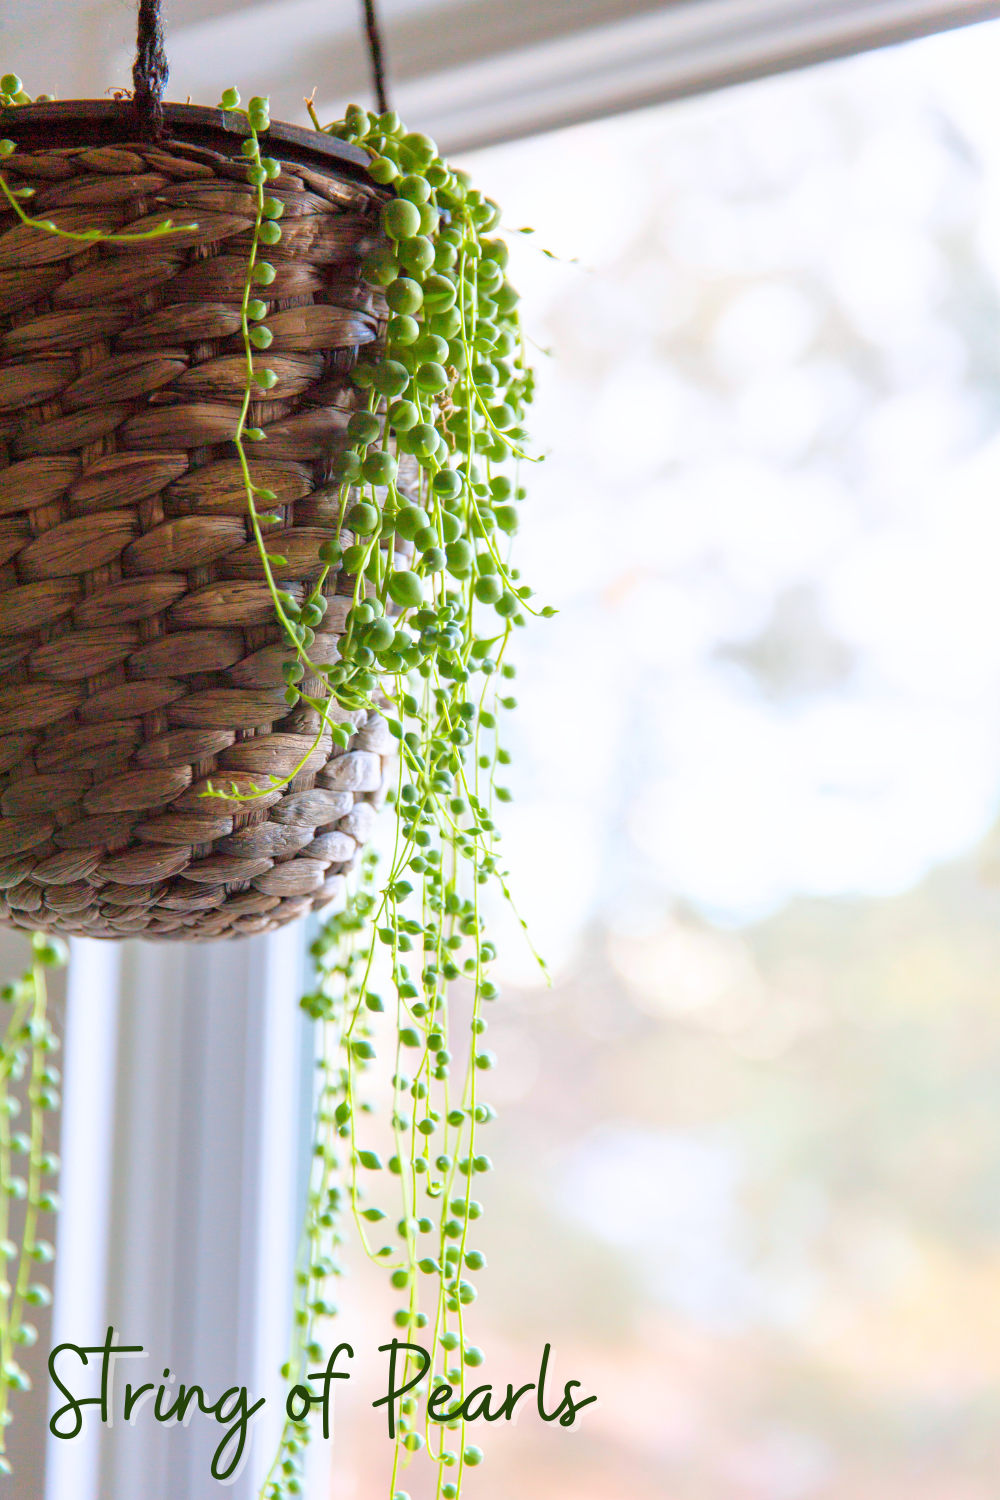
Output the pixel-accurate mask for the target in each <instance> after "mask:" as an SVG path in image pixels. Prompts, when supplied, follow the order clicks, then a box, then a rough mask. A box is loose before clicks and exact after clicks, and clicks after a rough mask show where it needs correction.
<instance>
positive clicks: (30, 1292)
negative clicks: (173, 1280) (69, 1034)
mask: <svg viewBox="0 0 1000 1500" xmlns="http://www.w3.org/2000/svg"><path fill="white" fill-rule="evenodd" d="M32 950H33V953H32V957H33V961H32V966H31V968H30V969H29V970H28V972H27V973H26V974H24V975H23V976H22V977H21V978H20V979H19V980H16V981H15V982H13V983H11V984H5V985H4V986H3V989H0V1003H2V1004H3V1006H4V1008H5V1009H6V1010H7V1012H8V1014H7V1018H6V1026H5V1027H4V1028H3V1034H2V1037H0V1258H2V1260H3V1261H4V1262H6V1264H5V1265H4V1266H3V1267H2V1268H0V1473H5V1474H9V1473H10V1472H11V1466H10V1462H9V1460H8V1459H7V1457H6V1453H5V1449H6V1432H7V1427H8V1425H9V1423H10V1421H11V1418H12V1415H13V1414H12V1412H11V1409H10V1394H11V1392H12V1391H29V1390H30V1389H31V1381H30V1379H29V1377H28V1375H27V1374H26V1372H25V1371H24V1370H23V1369H22V1368H21V1366H20V1365H19V1364H18V1362H17V1357H16V1355H17V1350H18V1349H19V1348H29V1347H30V1346H31V1345H32V1344H34V1343H35V1341H36V1339H37V1338H38V1330H37V1329H36V1328H35V1326H34V1324H33V1323H31V1322H29V1321H27V1320H26V1318H25V1312H26V1309H27V1308H28V1307H48V1306H49V1304H50V1303H51V1301H52V1293H51V1292H50V1291H49V1288H48V1287H47V1286H45V1285H44V1284H43V1283H41V1282H39V1281H35V1280H34V1279H33V1278H34V1276H35V1275H36V1274H37V1268H38V1267H39V1266H43V1265H48V1264H50V1263H51V1261H52V1259H53V1257H54V1254H55V1252H54V1250H53V1248H52V1245H51V1243H50V1242H49V1241H48V1240H46V1239H42V1238H40V1237H39V1232H38V1231H39V1223H38V1220H39V1215H40V1214H45V1213H54V1212H55V1211H56V1210H57V1208H58V1206H59V1205H58V1199H57V1197H56V1195H55V1193H54V1192H53V1190H52V1187H51V1178H52V1176H53V1174H54V1173H55V1172H57V1171H58V1169H59V1160H58V1158H57V1157H55V1156H53V1155H51V1154H47V1153H46V1151H45V1139H44V1136H45V1116H46V1114H50V1113H52V1112H53V1111H55V1110H57V1109H58V1108H59V1102H60V1101H59V1094H58V1092H57V1089H58V1085H59V1082H60V1077H59V1072H58V1069H57V1068H55V1067H54V1066H53V1063H52V1054H53V1053H54V1052H56V1051H57V1050H58V1047H59V1039H58V1037H56V1036H55V1035H54V1034H53V1031H52V1027H51V1026H50V1024H49V1021H48V1018H47V1016H46V1004H47V994H46V984H45V970H46V969H47V968H61V967H62V966H63V965H64V964H65V963H66V948H65V945H64V944H63V943H61V942H60V941H59V939H58V938H53V937H49V936H48V935H47V934H46V933H41V932H36V933H34V934H33V935H32ZM25 1078H27V1080H28V1088H27V1097H28V1109H29V1118H28V1120H27V1121H26V1122H25V1123H26V1125H27V1129H26V1130H17V1131H15V1130H13V1129H12V1126H13V1122H14V1121H15V1120H17V1119H19V1117H20V1115H21V1109H22V1105H21V1100H20V1099H19V1098H18V1097H17V1096H16V1095H15V1094H13V1093H12V1092H11V1091H10V1085H11V1083H20V1082H22V1081H23V1080H24V1079H25ZM15 1158H18V1160H17V1161H16V1163H15ZM21 1159H23V1166H22V1162H21ZM22 1173H26V1175H21V1174H22ZM15 1202H20V1203H23V1204H24V1209H23V1215H24V1217H23V1220H22V1221H21V1226H20V1233H19V1235H18V1236H17V1239H15V1238H14V1237H13V1224H12V1220H11V1207H12V1205H13V1204H14V1203H15Z"/></svg>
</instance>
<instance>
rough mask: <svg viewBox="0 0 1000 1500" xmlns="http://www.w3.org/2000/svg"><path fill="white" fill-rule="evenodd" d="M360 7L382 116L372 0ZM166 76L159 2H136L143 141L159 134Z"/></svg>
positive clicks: (383, 94) (381, 60)
mask: <svg viewBox="0 0 1000 1500" xmlns="http://www.w3.org/2000/svg"><path fill="white" fill-rule="evenodd" d="M362 4H363V6H364V14H365V38H366V41H367V44H368V57H369V61H370V63H371V70H372V82H373V83H374V86H375V99H376V101H377V104H378V109H379V113H380V114H384V113H385V112H386V110H388V108H389V102H388V94H387V90H386V81H385V54H384V51H383V47H382V35H381V31H380V29H379V22H378V15H377V13H376V10H375V0H362ZM169 77H170V67H169V65H168V63H167V53H166V48H165V47H164V44H163V17H162V16H161V14H160V0H139V9H138V21H137V27H136V38H135V62H134V63H133V65H132V87H133V94H132V105H133V108H134V110H135V113H136V117H137V120H138V125H139V133H140V135H141V137H142V138H143V139H144V140H156V139H158V138H159V137H160V136H161V135H162V134H163V90H164V88H165V87H166V84H167V79H168V78H169Z"/></svg>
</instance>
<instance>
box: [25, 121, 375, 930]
mask: <svg viewBox="0 0 1000 1500" xmlns="http://www.w3.org/2000/svg"><path fill="white" fill-rule="evenodd" d="M165 113H166V136H165V138H164V139H163V140H162V141H160V142H159V143H158V144H157V145H155V146H150V145H149V144H147V143H142V142H137V141H136V139H135V131H134V129H133V130H130V128H129V124H128V120H129V116H128V113H127V111H126V109H125V108H123V107H122V106H119V105H116V104H114V103H93V102H84V103H76V102H69V103H60V104H49V105H33V106H26V107H24V108H19V109H17V110H8V111H6V112H3V113H2V114H0V134H3V135H6V136H9V137H10V138H12V139H13V140H14V141H15V142H16V143H17V147H18V150H17V153H16V155H15V156H14V157H12V158H11V160H10V162H9V163H6V164H5V170H6V171H7V172H8V174H9V176H8V180H9V181H11V182H13V181H14V180H15V178H16V180H17V181H18V182H19V183H21V184H27V185H30V186H32V187H33V188H34V189H35V192H36V196H35V197H34V199H32V200H31V201H32V211H33V212H35V213H39V214H41V213H44V214H45V216H46V217H50V218H51V219H53V220H54V221H55V222H56V223H58V224H60V225H62V226H64V227H67V228H74V229H76V228H80V229H82V228H89V227H93V226H99V227H101V228H104V229H108V230H119V229H122V228H124V227H128V228H139V227H141V226H143V225H147V226H150V225H152V224H153V223H155V222H156V221H157V220H158V219H160V218H163V217H168V216H169V217H170V218H172V219H173V221H174V222H175V223H186V222H190V221H193V220H195V219H197V224H198V227H197V229H194V230H190V231H185V232H184V233H181V234H179V235H176V236H172V237H170V238H169V239H160V240H157V241H153V242H152V243H147V244H146V245H136V246H126V245H122V244H104V245H92V246H81V244H80V242H75V241H69V240H65V239H58V238H56V237H53V236H46V235H44V234H42V233H40V232H39V231H37V230H34V229H31V228H28V227H26V226H23V225H20V224H18V222H17V220H16V218H15V216H14V215H13V214H10V213H8V214H6V215H4V216H2V221H0V314H2V318H3V322H2V324H0V329H2V332H0V443H2V447H0V465H2V467H0V549H2V551H0V673H2V675H0V922H2V923H5V924H8V925H14V926H18V927H26V928H44V929H50V930H55V931H60V932H66V933H79V934H85V935H89V936H96V937H123V936H126V935H130V934H133V935H138V936H142V937H147V938H159V939H167V940H175V939H179V940H192V939H204V938H213V939H214V938H221V937H232V936H238V935H240V934H246V933H253V932H261V931H267V930H268V929H270V928H273V927H276V926H278V925H280V924H281V923H284V922H288V921H291V920H293V919H294V918H296V917H298V916H300V915H301V914H302V913H303V912H305V911H307V910H309V909H310V908H311V907H312V906H314V905H317V906H318V905H323V904H325V903H326V902H328V901H330V900H332V899H335V898H336V897H337V896H338V895H339V894H340V892H341V891H342V888H343V884H344V878H343V877H344V872H346V871H347V870H348V869H350V868H351V867H352V864H353V862H354V861H355V860H356V859H357V856H358V851H359V846H360V844H361V843H362V842H363V841H364V840H365V839H366V838H367V837H368V834H369V832H370V828H371V822H372V818H373V816H374V808H373V807H372V805H371V804H372V803H373V802H374V803H376V804H377V802H378V799H379V796H380V788H381V785H382V781H383V776H384V772H385V757H386V756H387V755H388V753H389V751H390V748H391V744H392V741H391V740H390V739H389V737H388V735H387V733H386V726H385V723H384V721H383V720H382V719H381V718H379V717H378V716H373V717H372V719H371V720H369V721H367V722H366V721H365V715H364V713H363V712H362V713H360V714H354V715H346V714H339V717H340V718H341V719H342V720H346V719H348V718H350V719H352V720H353V722H354V725H355V728H356V731H357V732H356V734H355V736H354V738H353V739H352V741H351V742H350V745H349V747H348V750H347V752H346V753H342V752H340V751H339V749H335V747H333V746H332V745H331V742H330V741H329V739H325V740H323V741H322V742H321V744H320V746H319V748H317V749H316V750H315V751H314V752H313V753H312V754H311V755H310V757H309V759H308V761H307V762H306V769H305V771H304V772H302V773H301V774H299V775H297V776H296V777H295V779H294V781H293V782H292V783H291V785H290V786H289V787H287V788H285V789H283V790H282V791H273V790H272V791H268V792H267V795H266V796H264V797H263V798H262V799H261V800H259V801H254V802H252V803H245V802H238V801H235V800H229V801H216V800H206V799H205V798H204V797H202V796H200V795H199V794H200V793H201V792H203V791H204V789H205V785H206V781H207V779H208V778H210V777H211V778H212V779H213V781H214V783H215V784H216V785H220V784H222V785H226V786H228V785H229V784H230V783H236V785H237V786H238V787H239V788H241V789H244V790H245V789H249V788H250V787H252V786H253V787H257V786H264V785H269V784H270V781H269V778H270V776H271V775H272V774H274V773H277V774H278V775H279V776H285V775H287V774H288V773H289V772H290V771H291V770H292V769H293V768H294V766H295V765H296V764H297V763H298V762H299V761H300V760H301V759H302V757H303V756H304V755H305V754H306V752H307V751H308V750H309V747H310V745H311V744H312V742H313V740H314V739H315V734H316V730H317V727H318V725H317V723H316V722H315V721H314V716H313V715H312V713H311V711H306V710H302V709H296V710H295V711H293V712H292V713H289V710H288V706H287V704H286V703H285V700H284V695H283V687H284V684H283V681H282V676H281V667H282V663H283V661H284V660H285V659H286V658H287V655H288V653H287V651H286V649H285V648H284V647H283V646H282V645H281V644H280V638H279V632H278V628H277V626H276V624H275V623H274V617H273V612H272V607H271V602H270V597H269V594H268V591H267V585H266V583H265V582H264V581H263V571H262V568H261V564H260V560H259V557H258V554H257V550H256V547H255V545H254V544H253V540H252V536H251V535H250V533H249V531H248V526H247V522H246V519H245V517H246V501H245V496H244V491H243V485H242V481H241V477H240V473H239V468H238V464H237V461H236V457H235V449H234V448H233V445H232V441H231V439H232V435H233V432H234V430H235V426H236V420H237V413H238V410H239V403H240V401H241V399H242V392H243V379H244V377H243V372H242V359H241V348H242V345H241V341H240V337H239V326H240V316H239V303H240V299H241V296H242V287H243V281H244V276H245V268H246V254H247V247H248V244H249V233H250V230H251V228H252V220H253V210H252V206H251V198H250V194H251V189H250V188H249V187H248V186H247V184H246V180H245V179H246V173H245V164H244V163H243V161H242V159H241V157H240V145H241V141H242V138H243V137H242V134H241V133H240V132H239V130H238V121H237V120H236V119H235V118H234V117H232V116H227V115H226V113H225V112H224V111H218V110H210V109H199V108H193V107H191V106H168V107H167V108H166V112H165ZM265 139H266V143H267V144H266V150H267V152H268V154H270V155H272V156H275V157H277V158H278V159H279V161H281V163H282V173H281V176H280V177H279V178H277V179H276V180H275V181H274V182H273V183H271V184H269V192H270V193H272V194H273V195H274V196H275V197H278V198H281V199H282V200H283V202H284V204H285V215H284V218H283V221H282V227H283V231H284V233H283V238H282V240H281V243H280V244H279V245H278V246H276V247H275V248H274V249H273V250H269V251H268V252H267V256H268V259H269V260H271V261H272V263H273V264H274V265H275V267H276V269H277V276H276V279H275V280H274V282H273V283H272V284H271V285H270V286H269V287H267V288H266V289H263V290H262V291H261V293H260V295H261V296H263V297H266V298H268V299H269V303H270V306H269V314H268V326H269V327H270V328H271V329H272V331H273V333H274V342H273V344H272V345H271V347H270V349H269V350H268V352H267V356H266V362H267V364H268V365H269V366H270V367H271V368H272V369H274V370H275V371H276V373H277V375H278V377H279V379H278V384H277V385H276V386H275V387H274V388H273V390H271V391H269V392H268V393H267V394H266V396H265V395H264V393H262V394H261V399H260V401H259V402H258V403H255V405H254V406H253V407H252V408H251V415H252V420H253V421H254V422H255V423H256V424H257V425H258V426H261V427H264V428H266V429H267V433H268V440H267V442H266V443H262V444H261V445H260V447H259V448H257V449H255V450H253V454H254V460H253V462H252V468H253V469H254V471H255V476H256V477H257V478H258V479H259V481H260V482H261V483H264V484H267V485H269V486H270V487H271V488H272V489H273V490H275V491H276V492H277V494H278V497H279V502H280V504H281V507H282V512H283V522H282V525H281V526H280V527H275V528H274V529H273V531H272V532H271V533H269V539H270V536H272V535H273V536H274V537H275V541H276V546H275V550H276V551H277V552H280V553H281V554H282V555H283V556H284V557H286V558H287V559H288V567H287V568H284V569H281V576H282V580H283V586H284V587H286V588H287V589H288V590H289V591H290V592H291V593H292V594H293V595H301V593H302V591H303V588H304V585H305V584H307V583H308V581H309V580H310V579H315V578H316V576H317V575H318V573H319V571H320V570H321V566H322V565H321V564H320V562H319V557H318V553H319V547H320V545H321V544H322V542H323V541H324V540H326V539H327V537H328V536H329V535H330V532H331V528H333V527H335V524H336V517H337V513H338V498H337V490H336V487H335V486H333V485H328V480H329V476H330V460H331V455H332V454H334V453H335V452H336V451H337V450H338V448H339V446H340V445H341V444H342V442H343V433H344V429H345V428H346V425H347V420H348V417H349V415H350V412H351V409H352V404H353V400H354V397H353V388H352V386H351V384H350V381H349V378H348V372H349V371H350V369H351V368H352V366H353V365H354V363H355V361H356V358H357V353H358V349H359V347H360V346H362V345H364V344H367V343H370V342H371V341H373V340H375V339H377V338H379V337H380V334H381V331H382V328H383V327H384V317H385V306H384V303H383V302H382V300H381V298H380V297H379V296H378V294H377V293H375V292H373V291H372V289H371V288H370V287H368V286H367V285H366V284H365V283H364V282H363V281H362V280H361V278H360V273H359V265H360V260H361V257H362V256H363V255H364V254H365V253H366V252H367V251H368V250H369V249H370V248H371V246H372V244H373V243H374V242H375V240H376V238H377V233H378V229H377V222H378V206H379V195H378V193H377V191H376V190H373V189H372V187H371V185H370V182H366V180H365V176H364V173H363V171H362V167H363V162H364V157H363V155H362V153H361V152H360V151H357V150H356V149H354V148H352V147H350V146H347V145H345V144H344V143H342V142H340V141H334V140H331V139H329V138H327V137H324V136H316V135H314V134H313V133H312V132H308V131H304V130H299V129H296V128H295V127H291V126H281V125H275V126H272V128H271V131H270V133H269V135H268V136H267V137H266V138H265ZM258 453H259V454H260V455H261V456H260V458H259V459H258V458H257V454H258ZM352 588H353V580H350V581H349V580H347V579H346V578H345V577H344V576H343V575H341V577H340V579H338V580H335V579H334V578H333V576H332V575H331V578H330V579H329V608H328V611H327V614H326V616H325V619H324V623H323V625H322V626H321V627H320V631H321V632H322V633H319V634H317V636H316V640H315V644H314V645H313V647H312V648H311V651H310V655H311V657H312V659H313V660H314V661H317V662H318V663H329V662H331V661H333V660H336V655H337V635H338V632H339V631H342V630H343V628H344V616H345V613H346V609H347V605H348V599H347V598H346V597H345V595H346V594H347V593H348V592H350V590H351V589H352ZM303 686H304V687H306V689H307V690H308V689H309V688H310V686H312V687H313V690H314V691H315V687H316V685H315V684H312V685H311V684H310V683H309V682H308V681H307V682H306V683H305V684H303Z"/></svg>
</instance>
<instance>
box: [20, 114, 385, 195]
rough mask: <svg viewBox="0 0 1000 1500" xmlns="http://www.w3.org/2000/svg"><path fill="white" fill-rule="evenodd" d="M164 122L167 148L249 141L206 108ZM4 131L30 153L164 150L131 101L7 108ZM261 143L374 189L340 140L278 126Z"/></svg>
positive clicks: (233, 119)
mask: <svg viewBox="0 0 1000 1500" xmlns="http://www.w3.org/2000/svg"><path fill="white" fill-rule="evenodd" d="M163 120H164V125H165V127H166V132H165V138H164V141H163V142H162V144H163V145H166V144H168V140H169V138H170V137H171V136H172V137H173V138H174V139H178V140H182V141H184V142H185V143H186V144H188V145H192V146H205V147H207V148H208V149H209V150H222V151H226V150H230V151H231V150H232V149H233V148H234V146H236V145H237V143H238V142H241V141H243V140H245V139H246V137H247V129H246V120H245V117H244V116H243V115H242V114H240V113H239V112H237V111H236V110H228V109H214V108H212V107H210V106H207V105H204V104H164V106H163ZM82 126H86V132H87V139H86V142H81V139H80V136H81V127H82ZM0 130H2V131H3V133H4V134H5V135H9V136H10V138H11V139H12V140H13V141H15V143H16V144H17V145H18V146H20V147H23V148H24V149H26V150H28V149H31V148H32V147H35V148H39V149H44V148H46V147H49V148H51V147H53V146H78V145H81V144H86V145H92V146H103V145H119V144H131V143H133V142H134V143H135V144H143V145H151V144H152V145H158V144H161V143H160V142H150V141H143V140H141V139H140V135H139V132H138V130H137V128H136V124H135V116H134V113H133V109H132V103H131V100H127V99H126V100H120V101H119V100H117V99H54V100H52V101H51V102H49V103H47V104H16V105H8V106H7V108H6V109H0ZM260 140H261V143H262V144H263V145H265V146H266V145H268V144H271V145H274V146H276V147H280V150H281V154H282V156H283V157H285V159H286V160H288V161H294V162H298V163H299V164H301V165H303V166H312V165H315V166H318V167H323V168H325V169H326V170H327V171H329V169H330V167H331V166H336V167H337V168H339V169H340V171H341V172H343V174H344V176H346V177H349V178H351V179H353V180H357V181H362V182H364V183H365V185H366V186H369V187H371V186H372V185H373V184H372V181H371V178H370V177H369V176H368V171H367V167H368V161H369V158H368V156H367V154H366V153H365V152H364V151H362V150H361V148H360V147H359V146H352V145H351V144H350V143H349V142H348V141H341V140H338V139H337V137H336V136H330V135H324V134H323V132H322V131H319V130H310V129H306V128H305V127H304V126H302V125H289V124H286V123H285V122H284V121H281V120H274V121H272V122H271V126H270V129H268V130H266V131H261V132H260Z"/></svg>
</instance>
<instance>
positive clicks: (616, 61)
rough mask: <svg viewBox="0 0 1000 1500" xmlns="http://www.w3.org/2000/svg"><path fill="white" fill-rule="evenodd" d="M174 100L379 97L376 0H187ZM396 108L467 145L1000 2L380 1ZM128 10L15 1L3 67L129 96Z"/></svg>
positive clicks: (829, 53) (938, 26) (2, 9)
mask: <svg viewBox="0 0 1000 1500" xmlns="http://www.w3.org/2000/svg"><path fill="white" fill-rule="evenodd" d="M165 11H166V18H167V44H168V52H169V55H170V62H171V80H170V85H169V89H168V95H169V97H170V98H173V99H180V100H183V99H185V98H186V97H187V96H190V97H191V99H192V101H193V102H196V103H204V104H209V103H215V102H216V100H217V99H218V97H219V94H220V93H221V91H222V89H223V88H226V87H228V86H229V85H230V84H233V83H235V84H236V85H237V86H238V87H239V88H240V89H241V90H242V91H243V92H244V94H245V95H249V94H252V93H261V94H268V95H270V97H271V101H272V112H273V114H274V115H275V117H276V118H283V119H286V120H296V121H301V122H302V123H305V122H306V114H305V106H304V102H303V101H304V98H305V96H307V95H309V94H311V93H312V92H313V91H314V90H315V99H316V105H317V108H318V109H319V112H320V115H321V118H324V119H327V118H332V117H334V116H335V115H336V114H339V113H340V111H341V109H342V107H343V105H344V104H345V103H346V102H347V101H348V100H356V101H357V102H358V103H365V104H367V103H370V102H371V91H370V83H369V72H368V63H367V57H366V54H365V51H364V47H363V41H362V27H361V0H256V3H252V4H246V3H245V0H173V3H171V4H168V5H167V6H165ZM380 14H381V17H382V25H383V30H384V35H385V46H386V52H387V55H388V62H389V75H390V85H391V98H392V103H393V104H394V106H395V107H396V108H398V110H399V112H400V113H401V114H402V115H403V117H404V118H405V119H406V120H407V122H408V123H409V125H410V126H411V127H412V128H415V129H422V130H425V131H427V132H428V133H429V134H431V135H432V136H434V138H435V140H437V141H438V143H439V145H440V146H441V147H442V149H444V150H445V151H449V152H456V151H460V150H465V149H469V148H472V147H475V146H482V145H489V144H493V143H495V142H497V141H502V140H509V139H513V138H516V137H519V136H526V135H532V134H536V133H538V132H540V131H544V130H550V129H554V128H558V127H559V126H563V125H570V124H575V123H577V122H579V121H581V120H588V119H597V118H600V117H602V116H607V115H612V114H618V113H621V112H623V111H625V110H628V109H633V108H638V107H642V106H644V105H648V104H655V103H659V102H662V101H664V100H667V99H674V98H681V97H684V96H685V95H690V94H695V93H702V92H705V91H707V90H710V89H713V88H719V87H723V86H725V85H727V84H732V83H736V82H741V81H743V80H745V79H748V78H754V77H760V76H762V75H764V74H766V73H772V72H779V71H782V70H785V69H789V68H795V67H801V66H805V65H808V64H810V63H814V62H819V61H823V60H825V59H827V58H832V57H840V56H845V55H847V54H849V53H852V52H858V51H863V50H866V49H868V48H871V47H876V46H882V45H885V44H887V43H891V42H897V41H902V40H905V39H907V38H910V37H914V36H921V35H925V34H927V33H929V32H931V31H937V30H943V29H946V28H948V27H952V26H962V25H968V24H970V23H972V22H975V21H980V20H986V19H990V18H992V17H995V16H1000V0H666V3H664V0H531V3H530V4H525V3H523V0H381V5H380ZM133 28H134V12H133V9H132V7H131V5H129V4H128V3H127V0H30V5H25V4H24V0H0V37H2V42H3V50H2V54H0V65H2V66H3V67H4V68H13V69H15V70H16V71H17V72H18V73H20V74H21V76H22V77H23V78H24V80H25V83H26V85H27V87H28V88H29V90H30V91H32V92H42V91H47V92H51V93H55V94H57V95H58V96H59V97H61V98H69V97H74V96H76V97H80V96H88V95H89V96H94V95H101V94H103V93H104V92H105V91H106V90H107V89H109V88H113V87H115V86H116V85H117V86H119V87H123V86H128V84H129V81H130V62H131V53H132V50H133V45H134V44H133Z"/></svg>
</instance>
